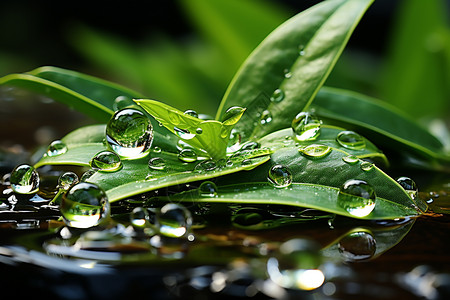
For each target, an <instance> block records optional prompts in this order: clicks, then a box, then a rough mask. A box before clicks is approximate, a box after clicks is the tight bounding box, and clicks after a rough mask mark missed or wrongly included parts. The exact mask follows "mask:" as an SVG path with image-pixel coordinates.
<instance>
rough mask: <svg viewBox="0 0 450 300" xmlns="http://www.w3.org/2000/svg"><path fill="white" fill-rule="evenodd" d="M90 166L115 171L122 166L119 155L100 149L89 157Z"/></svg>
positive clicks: (102, 170) (103, 170)
mask: <svg viewBox="0 0 450 300" xmlns="http://www.w3.org/2000/svg"><path fill="white" fill-rule="evenodd" d="M89 164H90V165H91V168H92V169H93V170H95V171H100V172H116V171H118V170H120V169H121V168H122V161H121V160H120V157H119V156H118V155H117V154H116V153H114V152H111V151H106V150H105V151H101V152H99V153H97V154H95V156H94V157H93V158H92V159H91V161H90V163H89Z"/></svg>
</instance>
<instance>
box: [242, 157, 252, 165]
mask: <svg viewBox="0 0 450 300" xmlns="http://www.w3.org/2000/svg"><path fill="white" fill-rule="evenodd" d="M251 164H252V160H251V159H248V158H246V159H244V160H242V161H241V166H250V165H251Z"/></svg>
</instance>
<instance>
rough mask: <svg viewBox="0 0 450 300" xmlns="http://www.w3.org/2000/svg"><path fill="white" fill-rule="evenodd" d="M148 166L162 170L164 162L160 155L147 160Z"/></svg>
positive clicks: (164, 165)
mask: <svg viewBox="0 0 450 300" xmlns="http://www.w3.org/2000/svg"><path fill="white" fill-rule="evenodd" d="M148 167H149V168H150V169H152V170H164V168H165V167H166V162H165V161H164V158H162V157H153V158H151V159H150V160H149V161H148Z"/></svg>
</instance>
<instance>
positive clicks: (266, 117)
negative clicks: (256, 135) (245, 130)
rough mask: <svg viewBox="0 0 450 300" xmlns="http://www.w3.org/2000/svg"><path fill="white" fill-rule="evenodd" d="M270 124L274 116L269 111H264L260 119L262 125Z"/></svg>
mask: <svg viewBox="0 0 450 300" xmlns="http://www.w3.org/2000/svg"><path fill="white" fill-rule="evenodd" d="M270 122H272V114H271V113H270V111H268V110H265V111H263V112H262V114H261V119H260V123H261V125H267V124H269V123H270Z"/></svg>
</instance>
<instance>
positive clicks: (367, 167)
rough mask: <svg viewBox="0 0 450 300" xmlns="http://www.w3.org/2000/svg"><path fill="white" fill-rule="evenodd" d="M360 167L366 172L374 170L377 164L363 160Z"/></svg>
mask: <svg viewBox="0 0 450 300" xmlns="http://www.w3.org/2000/svg"><path fill="white" fill-rule="evenodd" d="M360 167H361V170H363V171H364V172H369V171H370V170H372V169H373V168H374V167H375V165H374V164H373V163H371V162H368V161H363V162H361V165H360Z"/></svg>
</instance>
